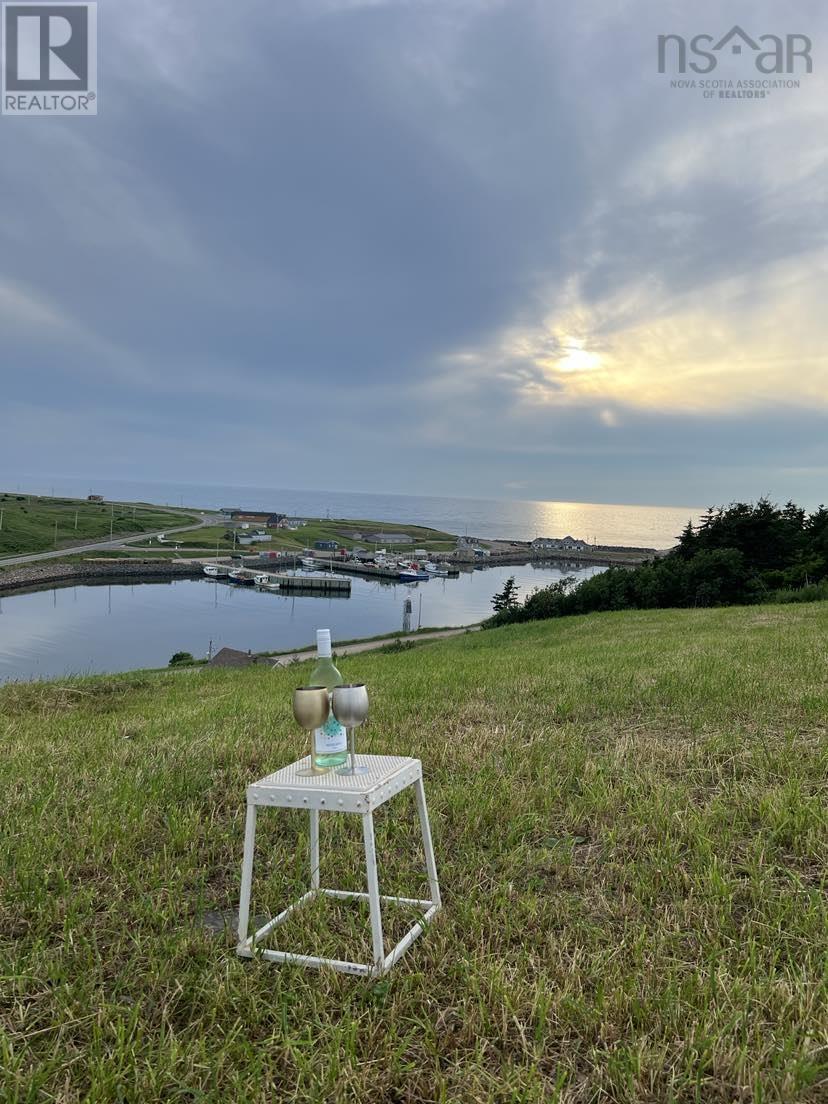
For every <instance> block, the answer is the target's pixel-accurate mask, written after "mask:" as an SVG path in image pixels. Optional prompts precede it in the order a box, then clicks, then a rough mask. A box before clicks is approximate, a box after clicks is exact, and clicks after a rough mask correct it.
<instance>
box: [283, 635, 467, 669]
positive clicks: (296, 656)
mask: <svg viewBox="0 0 828 1104" xmlns="http://www.w3.org/2000/svg"><path fill="white" fill-rule="evenodd" d="M479 631H480V625H466V626H465V627H464V628H461V629H437V630H435V631H434V632H421V633H400V635H399V636H389V637H386V638H385V639H383V640H362V641H359V642H358V643H356V644H343V645H337V644H334V646H333V650H334V654H335V655H338V656H343V655H358V654H359V652H374V651H376V650H377V649H378V648H387V647H388V645H389V644H396V643H397V641H399V640H402V641H406V640H413V641H420V640H443V639H445V638H446V637H447V636H460V635H461V634H462V633H466V632H479ZM315 656H316V649H315V648H306V649H305V650H304V651H301V652H288V653H287V654H286V655H280V656H274V657H273V666H274V667H287V666H288V664H290V663H296V662H301V661H302V660H303V659H314V658H315Z"/></svg>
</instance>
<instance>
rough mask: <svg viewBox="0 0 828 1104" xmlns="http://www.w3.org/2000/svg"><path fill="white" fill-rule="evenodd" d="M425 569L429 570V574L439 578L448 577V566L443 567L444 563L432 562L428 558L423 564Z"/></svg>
mask: <svg viewBox="0 0 828 1104" xmlns="http://www.w3.org/2000/svg"><path fill="white" fill-rule="evenodd" d="M423 570H424V571H427V572H428V573H429V575H434V576H436V577H437V578H438V579H447V578H448V568H447V567H443V565H442V564H436V563H432V562H431V560H427V561H426V563H424V564H423Z"/></svg>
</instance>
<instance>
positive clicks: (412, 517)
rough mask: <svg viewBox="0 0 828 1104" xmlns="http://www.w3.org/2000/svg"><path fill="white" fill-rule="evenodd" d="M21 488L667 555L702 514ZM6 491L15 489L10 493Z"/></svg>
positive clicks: (118, 487)
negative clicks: (578, 542)
mask: <svg viewBox="0 0 828 1104" xmlns="http://www.w3.org/2000/svg"><path fill="white" fill-rule="evenodd" d="M19 488H20V489H21V490H23V491H27V492H29V493H31V494H45V495H48V494H52V493H54V494H59V495H71V496H73V497H85V496H86V495H88V494H91V493H95V494H102V495H104V496H105V497H107V498H114V499H118V500H122V501H143V502H156V503H160V504H161V505H170V506H195V507H201V508H204V509H219V508H221V507H222V506H240V507H247V508H249V509H253V510H273V511H274V512H276V511H278V512H281V513H287V514H297V515H301V516H308V517H317V518H324V517H332V518H338V517H341V518H359V519H364V520H371V521H386V522H398V523H399V524H400V525H404V524H405V523H406V522H407V523H408V524H413V525H429V526H433V527H434V528H436V529H444V530H447V531H448V532H451V533H458V534H461V535H463V534H468V535H469V536H476V537H488V538H496V537H506V538H509V539H512V540H533V539H534V538H535V537H565V536H567V535H571V536H573V537H577V538H580V539H582V540H586V541H589V542H590V543H595V544H612V545H627V546H635V547H644V548H670V547H671V546H672V545H673V544H675V543H676V539H677V537H678V534H679V533H680V532H681V531H682V529H683V528H684V526H685V525H686V524H687V521H688V520H689V519H691V518H692V519H693V521H697V520H698V518H699V517H700V515H701V513H702V512H703V511H702V510H701V509H700V508H699V507H694V506H620V505H611V504H606V503H605V504H602V503H594V502H555V501H548V502H521V501H507V500H502V501H501V500H497V499H479V498H448V497H446V498H441V497H433V496H431V497H426V496H422V495H397V494H395V495H390V494H356V493H349V492H344V491H301V490H290V489H284V488H278V487H277V488H268V487H246V486H230V485H228V486H220V485H206V484H205V485H199V484H193V483H148V482H130V481H127V480H109V479H99V480H95V482H94V483H93V484H90V482H89V480H83V479H70V478H65V479H50V480H49V481H44V480H43V479H42V478H34V477H32V478H30V479H26V480H22V481H21V482H20V484H19ZM6 489H7V490H14V489H15V488H14V487H8V488H6Z"/></svg>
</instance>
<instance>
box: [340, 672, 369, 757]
mask: <svg viewBox="0 0 828 1104" xmlns="http://www.w3.org/2000/svg"><path fill="white" fill-rule="evenodd" d="M332 709H333V715H334V716H335V717H336V719H337V720H338V721H339V723H340V724H341V725H343V726H344V727H345V729H346V730H347V732H348V752H349V761H348V766H347V767H340V768H339V769H338V770H337V772H336V773H337V774H367V773H368V768H367V767H358V766H357V765H356V750H355V748H354V731H355V729H357V728H358V727H359V726H360V725H361V724H362V723H363V721H364V720H365V718H366V717H367V716H368V690H367V689H366V686H365V683H364V682H354V683H349V684H347V685H345V686H335V687H334V691H333V702H332Z"/></svg>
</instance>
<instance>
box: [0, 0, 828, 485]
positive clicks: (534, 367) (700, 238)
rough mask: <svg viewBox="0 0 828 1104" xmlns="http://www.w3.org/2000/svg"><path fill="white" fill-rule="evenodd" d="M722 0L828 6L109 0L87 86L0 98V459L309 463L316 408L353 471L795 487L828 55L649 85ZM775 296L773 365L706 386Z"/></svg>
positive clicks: (738, 351) (818, 227) (345, 469)
mask: <svg viewBox="0 0 828 1104" xmlns="http://www.w3.org/2000/svg"><path fill="white" fill-rule="evenodd" d="M791 20H793V21H794V22H795V23H796V27H793V24H792V23H791V27H786V25H787V24H788V23H790V22H791ZM723 21H724V23H726V24H728V25H730V23H732V22H736V21H739V22H744V23H745V25H747V24H748V23H749V24H750V25H751V26H756V27H760V26H761V29H762V30H773V29H777V30H779V31H782V32H784V30H785V29H796V30H802V29H803V28H804V29H805V30H807V31H808V33H810V34H811V35H812V37H813V38H814V40H815V43H816V47H817V48H819V46H820V45H821V44H822V43H823V42H824V37H825V36H824V30H825V16H824V14H823V13H822V11H821V9H820V8H819V6H818V5H815V4H802V5H800V6H799V7H798V10H797V12H796V13H795V19H794V17H793V15H789V14H788V13H782V12H780V11H779V10H778V8H776V7H775V6H773V5H770V4H747V3H746V2H740V3H737V4H735V5H733V9H732V11H730V10H729V11H728V12H727V13H726V14H724V13H722V11H721V9H720V6H718V5H713V4H709V3H708V4H702V5H698V6H696V8H695V9H694V10H693V11H692V12H688V10H687V8H686V5H679V4H673V5H672V6H670V5H664V4H661V5H658V6H655V5H650V4H648V3H618V4H616V5H614V6H607V7H605V8H604V9H602V11H601V13H600V15H599V14H598V13H597V12H595V11H592V12H590V11H585V10H583V8H581V9H579V8H572V9H564V8H562V7H560V6H552V5H548V4H544V3H535V2H532V0H527V2H523V0H504V2H483V0H481V2H473V0H466V2H454V0H441V2H440V3H436V2H421V3H404V4H401V3H379V2H376V3H369V2H366V3H358V2H349V3H346V2H342V3H338V2H335V0H327V2H321V0H320V2H314V3H309V2H308V3H297V4H291V5H279V6H276V7H274V6H273V5H272V4H265V3H260V2H258V0H245V2H244V3H239V4H238V5H236V6H235V7H234V8H233V9H232V11H231V12H229V13H228V11H227V9H226V5H219V4H217V3H216V2H215V0H204V2H202V3H198V4H196V3H195V2H193V0H187V2H183V3H177V4H175V5H172V4H167V3H163V2H161V0H151V2H148V3H146V4H143V5H141V6H140V7H139V8H138V9H135V10H132V11H128V10H126V8H120V7H119V8H115V7H113V8H111V9H110V8H108V7H107V8H105V9H103V10H102V12H101V71H102V84H101V88H102V101H101V115H100V116H99V117H98V118H97V119H91V120H84V121H80V120H37V121H34V120H31V121H29V120H20V119H17V120H11V119H3V120H1V121H0V141H1V142H2V146H3V158H2V162H0V183H1V184H2V187H3V194H4V197H5V200H6V202H5V205H4V206H5V212H4V214H3V215H2V216H0V326H2V331H3V334H4V343H3V348H2V352H1V353H0V357H2V365H3V379H4V394H5V404H4V408H3V410H2V412H0V420H2V423H3V425H2V428H3V432H2V437H1V439H0V464H2V469H3V470H7V471H8V472H9V473H11V474H12V475H13V474H14V473H15V472H18V473H22V472H29V471H43V472H44V473H46V472H47V471H49V470H52V469H55V470H57V469H59V468H60V469H65V466H66V462H65V457H66V455H67V450H71V455H72V465H73V468H74V470H75V471H77V472H78V473H82V472H83V473H85V472H88V473H89V474H90V475H93V474H95V473H96V472H98V471H100V470H101V468H100V457H101V454H102V450H106V451H107V453H109V450H111V452H112V457H111V460H110V459H108V460H107V467H108V468H110V466H113V465H114V473H116V474H121V475H127V474H135V473H136V472H137V471H140V472H142V473H145V474H146V476H147V477H148V478H149V477H157V476H169V475H171V474H175V475H177V476H180V478H182V479H198V478H199V477H200V478H203V479H204V480H213V481H215V480H219V479H220V478H221V477H222V476H226V460H225V459H224V458H223V453H224V454H225V455H226V454H232V456H233V460H234V465H235V467H236V470H237V472H238V478H239V481H240V482H247V481H251V482H261V481H262V480H261V473H262V471H266V470H267V468H268V465H269V464H273V465H279V466H280V470H281V471H283V470H284V465H285V463H286V462H290V460H291V458H292V457H301V458H302V459H301V462H297V463H296V466H295V479H294V482H297V483H300V484H301V485H303V486H313V485H316V486H323V485H324V483H325V481H326V480H329V479H330V472H329V468H328V462H327V461H326V459H325V455H324V451H320V452H318V453H317V451H316V450H315V449H309V448H308V445H309V442H313V444H314V445H315V444H317V443H318V442H321V441H330V442H333V443H335V447H336V451H337V457H338V459H337V464H336V468H337V473H338V482H339V483H340V485H343V482H342V481H343V480H344V481H346V482H347V483H348V485H350V486H352V487H353V488H354V489H366V490H370V489H372V488H374V487H380V489H383V490H389V491H390V490H395V489H396V490H402V491H409V492H417V491H424V492H428V491H443V492H451V491H453V490H456V491H457V492H458V493H465V494H484V495H485V494H490V493H493V494H496V495H500V494H502V495H504V496H505V495H508V494H509V493H514V487H515V486H516V485H519V486H520V487H522V488H524V489H522V490H521V491H520V496H521V497H525V496H526V495H530V496H541V497H542V496H549V497H557V498H582V499H592V500H607V499H611V500H616V501H647V500H652V501H659V502H669V501H675V502H705V501H708V500H711V501H712V500H719V499H724V498H729V497H733V496H735V495H750V494H757V493H761V492H762V491H765V490H768V491H770V492H771V493H775V494H778V495H781V496H783V497H784V496H787V495H788V494H791V495H794V496H796V495H799V496H800V497H802V498H805V499H810V500H812V501H813V500H816V499H818V498H819V497H821V496H820V488H821V486H822V485H823V484H824V475H825V467H826V465H828V456H826V452H825V446H824V445H823V444H822V441H823V438H824V437H825V436H826V434H825V429H826V424H825V423H826V419H825V409H824V404H823V405H822V406H821V407H820V406H819V404H816V405H815V404H814V401H813V395H814V394H815V393H817V392H818V390H819V380H820V378H823V377H824V371H825V369H824V364H825V362H824V360H821V359H820V356H821V350H822V349H824V336H825V330H824V322H823V320H822V317H821V312H820V311H818V310H817V309H816V308H815V307H814V306H812V305H811V303H810V301H809V300H808V299H807V298H806V297H804V296H803V295H802V294H800V293H799V291H798V290H797V288H796V287H795V286H794V284H795V281H794V275H792V274H796V273H798V278H799V279H802V280H806V279H807V280H808V281H809V283H810V286H811V287H814V286H815V285H814V281H818V280H820V279H821V280H822V281H824V279H825V271H826V253H825V225H826V221H825V198H826V190H828V173H827V172H826V149H825V144H824V137H823V135H824V114H823V111H824V108H823V104H824V102H825V101H824V91H825V86H824V78H823V77H822V76H821V74H820V73H815V74H814V78H813V80H812V81H811V83H810V84H809V85H808V87H806V88H803V89H800V90H798V91H797V92H796V93H790V94H787V93H785V94H784V97H785V98H784V99H783V98H782V96H781V94H780V97H777V98H776V99H775V100H771V101H769V102H768V103H766V104H741V103H740V104H730V103H709V102H706V101H703V100H702V99H701V98H700V97H699V96H697V95H696V96H693V95H690V94H685V93H679V92H671V91H670V90H665V88H664V78H659V77H658V75H657V74H656V73H655V45H654V43H655V36H656V34H657V33H659V32H660V31H664V30H677V31H682V32H687V33H694V32H695V31H697V30H699V29H710V28H718V27H719V25H720V24H722V23H723ZM723 29H726V27H724V26H723ZM823 298H824V295H823ZM788 300H791V301H795V302H796V303H797V304H798V306H797V312H798V313H797V314H796V317H795V319H793V323H792V324H791V321H790V320H791V317H792V316H791V314H790V312H788V311H786V310H785V309H783V308H785V306H786V304H787V302H788ZM774 312H778V326H777V329H779V330H780V334H779V342H780V346H782V347H783V348H784V349H787V350H788V353H789V355H790V366H791V367H790V374H789V379H788V385H786V386H785V387H782V385H781V384H780V383H778V382H777V381H776V376H775V375H774V376H773V378H771V377H770V376H767V380H768V382H767V384H766V386H764V387H760V388H758V389H757V395H756V397H755V401H754V402H752V403H751V404H749V405H750V409H746V408H743V407H744V404H741V405H740V402H739V401H737V398H738V396H739V394H740V389H741V391H742V392H743V391H744V385H743V384H742V383H741V382H740V377H739V376H738V375H734V377H733V379H734V383H733V386H732V388H730V390H728V387H727V386H725V384H726V382H727V381H721V380H720V381H719V383H718V384H717V389H716V390H715V394H713V393H712V392H711V396H710V397H708V398H706V399H705V403H703V404H701V405H700V404H699V403H696V402H695V394H694V392H695V390H696V387H695V384H694V383H693V380H694V372H695V371H696V368H695V366H694V364H693V363H691V361H692V358H693V357H694V356H698V357H699V369H698V370H699V371H700V372H701V371H702V370H704V371H706V372H707V373H708V377H709V375H710V373H711V372H713V374H714V375H715V364H714V368H712V369H711V367H710V365H709V364H708V363H707V362H706V361H705V360H704V357H705V356H706V355H707V353H706V352H705V350H707V351H708V352H709V350H710V349H715V350H716V355H717V356H720V355H721V350H722V349H732V351H733V359H734V362H738V361H739V360H740V358H743V357H744V356H754V355H757V354H755V350H754V349H753V348H749V349H746V348H745V347H744V343H745V342H747V341H749V340H751V337H750V335H751V334H756V333H757V332H760V331H761V340H760V339H759V337H757V339H756V340H757V342H758V343H759V352H761V351H762V349H764V350H765V351H767V337H766V332H765V331H762V330H761V327H762V326H765V327H768V326H770V322H769V319H772V318H775V317H776V315H775V314H774ZM786 318H787V319H788V323H787V324H791V329H790V331H789V332H787V333H786V332H784V327H785V326H786ZM700 319H701V320H702V323H701V324H702V327H703V328H702V330H701V332H695V329H694V327H696V326H698V325H699V320H700ZM706 319H709V326H708V324H707V323H706V322H705V320H706ZM573 320H574V321H575V322H577V323H578V325H579V326H580V327H581V331H582V332H580V331H579V334H575V337H576V338H578V339H579V340H583V342H585V349H587V350H589V351H590V352H591V353H594V354H595V355H597V356H601V357H604V356H605V357H606V358H607V363H608V364H610V366H611V367H610V369H608V370H607V372H605V373H604V374H598V375H595V376H593V377H592V378H594V379H595V381H596V382H595V384H594V386H592V388H591V389H590V386H587V384H588V382H589V381H587V380H586V375H587V373H584V377H583V380H582V377H581V376H580V375H578V373H574V374H572V375H564V374H561V373H560V372H558V371H557V370H556V368H555V365H559V364H560V362H561V360H562V358H565V357H566V354H567V349H570V350H571V348H572V346H571V340H572V338H571V335H572V332H573V330H572V326H573ZM656 323H657V324H658V325H659V326H663V327H664V329H659V330H657V331H654V334H655V335H654V337H653V340H652V343H651V344H649V345H648V344H647V342H646V340H645V337H646V331H647V328H648V327H649V326H651V325H655V324H656ZM708 330H709V332H708ZM642 335H644V336H642ZM675 335H679V337H675ZM674 338H675V340H676V350H677V353H676V355H677V356H678V355H679V354H681V356H682V357H683V358H685V359H687V361H688V362H687V363H684V364H682V365H681V366H680V372H681V373H683V374H682V375H681V377H680V380H681V381H685V382H684V383H682V382H680V381H679V382H677V383H676V388H675V392H676V394H677V395H678V398H676V394H674V395H673V396H671V397H667V398H665V399H664V400H663V401H662V399H661V398H657V399H653V398H652V397H651V395H650V391H651V388H652V379H653V378H655V376H656V375H657V373H656V372H654V370H652V369H647V366H646V364H644V360H645V359H647V360H649V359H651V358H652V355H653V347H654V346H655V345H658V344H660V343H663V342H664V341H665V340H667V339H669V340H673V339H674ZM679 338H680V340H679ZM694 349H695V352H692V350H694ZM688 350H690V351H691V352H688ZM788 353H779V352H778V351H776V350H775V351H774V357H776V360H775V361H774V364H776V362H777V361H778V359H779V356H783V355H788ZM710 355H711V356H712V354H710ZM763 355H764V354H763ZM639 361H640V363H639ZM768 365H769V362H767V363H766V362H765V361H762V360H757V373H760V374H761V373H765V374H766V375H767V373H768V372H769V371H770V368H769V366H768ZM771 367H773V366H772V365H771ZM676 371H677V373H679V366H677V368H676ZM773 371H774V372H776V371H778V373H779V377H780V379H784V377H785V373H784V371H783V369H781V368H778V366H777V367H776V368H773ZM636 373H640V378H641V381H642V382H641V384H640V387H639V388H638V392H636V390H635V388H634V387H632V386H631V385H628V382H627V383H624V386H623V387H622V386H621V385H620V384H619V382H618V381H619V380H621V381H624V380H627V381H629V379H633V380H634V379H636V378H638V376H637V375H636ZM724 374H725V375H726V374H727V372H725V373H724ZM576 375H578V378H577V379H576V378H575V376H576ZM763 378H764V377H763ZM798 382H801V383H802V390H801V392H800V391H799V390H798V389H797V383H798ZM826 382H828V381H826ZM806 383H807V388H806V387H805V384H806ZM706 386H707V387H708V390H710V386H709V384H708V385H706ZM682 387H686V388H687V390H686V392H684V394H686V397H687V408H686V410H682V409H681V403H682V393H683V392H682V390H681V388H682ZM699 391H700V392H701V388H700V389H699ZM825 394H826V396H828V387H826V390H825ZM781 402H784V404H785V405H784V406H783V407H782V406H780V403H781ZM44 427H48V432H44ZM380 456H381V457H383V459H382V462H381V464H378V463H377V458H378V457H380ZM248 466H249V467H251V468H255V469H256V471H257V473H258V474H257V476H256V478H255V479H249V480H248V479H247V478H242V476H243V474H244V469H245V468H246V467H248ZM752 479H754V480H755V485H752V484H751V480H752ZM279 482H280V483H282V484H286V483H289V482H290V479H288V478H285V477H284V476H282V477H281V478H280V479H279ZM748 484H751V485H748Z"/></svg>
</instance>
